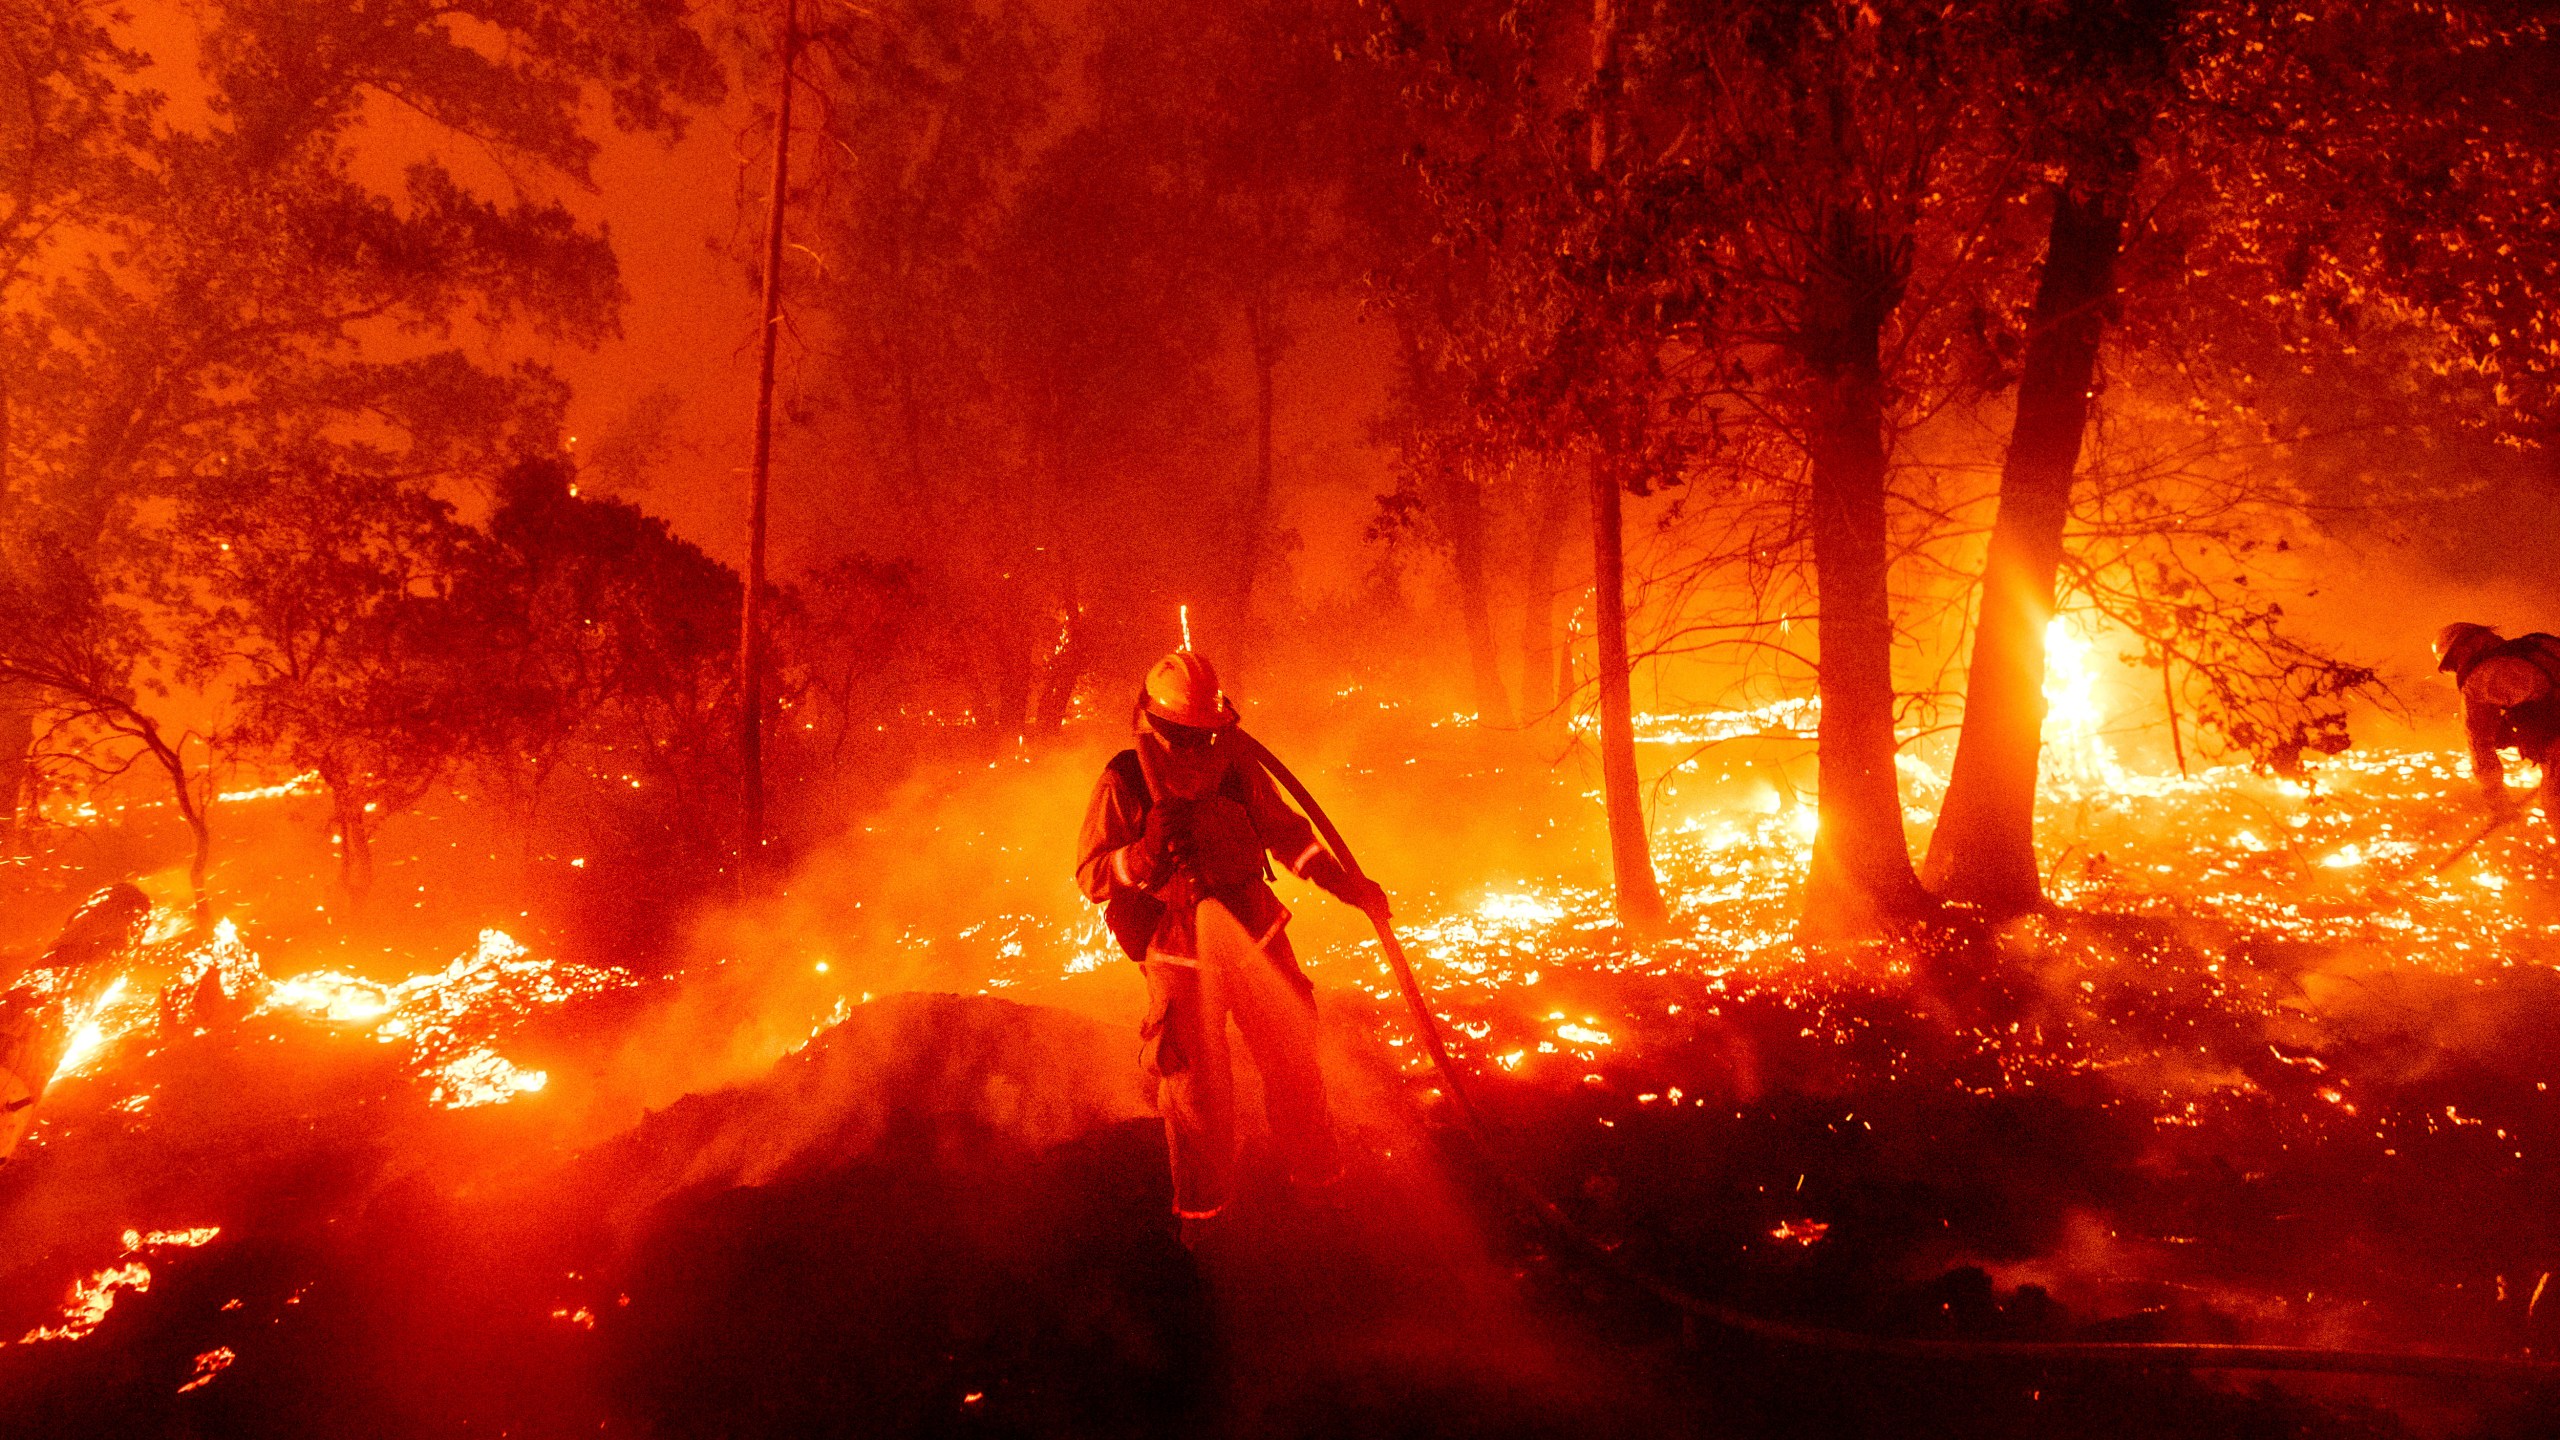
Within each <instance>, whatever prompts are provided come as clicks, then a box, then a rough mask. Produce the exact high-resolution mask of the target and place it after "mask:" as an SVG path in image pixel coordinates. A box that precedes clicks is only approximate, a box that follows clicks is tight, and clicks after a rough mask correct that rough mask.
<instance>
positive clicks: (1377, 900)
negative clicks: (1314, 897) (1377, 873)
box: [1342, 875, 1394, 925]
mask: <svg viewBox="0 0 2560 1440" xmlns="http://www.w3.org/2000/svg"><path fill="white" fill-rule="evenodd" d="M1342 898H1343V899H1345V900H1347V901H1349V902H1350V903H1351V904H1353V905H1356V906H1358V907H1359V908H1360V913H1361V914H1363V915H1366V916H1368V917H1369V918H1370V919H1371V920H1373V921H1375V922H1376V923H1378V924H1380V925H1384V924H1386V923H1387V921H1388V920H1390V919H1392V918H1394V913H1393V912H1392V911H1390V910H1389V909H1388V908H1387V887H1385V886H1383V885H1381V884H1379V883H1378V882H1377V881H1375V880H1372V879H1370V878H1369V877H1368V876H1366V875H1354V876H1351V877H1349V878H1348V879H1347V880H1345V881H1344V882H1343V886H1342Z"/></svg>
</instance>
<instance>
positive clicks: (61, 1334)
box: [18, 1225, 222, 1345]
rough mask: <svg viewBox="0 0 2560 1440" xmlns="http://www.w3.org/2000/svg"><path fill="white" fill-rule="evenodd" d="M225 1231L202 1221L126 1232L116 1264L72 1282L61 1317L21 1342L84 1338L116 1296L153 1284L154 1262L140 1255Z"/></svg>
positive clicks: (192, 1244) (201, 1240) (103, 1319)
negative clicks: (190, 1226)
mask: <svg viewBox="0 0 2560 1440" xmlns="http://www.w3.org/2000/svg"><path fill="white" fill-rule="evenodd" d="M221 1233H222V1227H220V1226H218V1225H200V1226H197V1227H195V1228H193V1229H187V1230H154V1231H151V1232H150V1233H149V1234H147V1235H146V1234H144V1233H143V1232H141V1231H139V1230H127V1231H126V1232H124V1255H123V1256H122V1257H120V1258H119V1259H118V1260H117V1261H116V1263H115V1264H113V1265H109V1266H107V1267H105V1268H104V1269H101V1270H99V1271H98V1272H97V1273H96V1274H93V1275H90V1276H88V1277H87V1278H86V1279H82V1280H77V1281H74V1282H73V1283H72V1286H71V1298H70V1299H69V1300H67V1301H65V1302H64V1304H63V1307H62V1317H61V1318H60V1319H59V1320H56V1321H55V1322H54V1323H53V1324H51V1325H39V1326H37V1327H35V1328H34V1329H32V1330H29V1331H28V1332H27V1333H26V1334H24V1335H21V1336H19V1337H18V1343H19V1344H21V1345H34V1344H37V1343H40V1342H42V1341H46V1340H82V1339H86V1338H88V1336H89V1334H90V1332H92V1331H94V1330H96V1329H97V1328H98V1327H99V1326H100V1325H102V1324H105V1323H106V1319H107V1313H108V1312H109V1311H111V1310H113V1309H115V1308H116V1296H118V1295H119V1294H122V1293H123V1292H125V1291H127V1290H134V1291H144V1290H149V1289H150V1288H151V1266H150V1265H149V1264H147V1263H146V1262H145V1261H144V1260H143V1259H141V1258H139V1257H141V1256H142V1255H144V1254H145V1253H146V1252H149V1251H152V1250H164V1249H171V1248H182V1249H186V1248H193V1247H195V1246H198V1245H202V1244H204V1243H205V1242H206V1241H208V1240H211V1239H212V1238H213V1237H214V1236H216V1235H219V1234H221Z"/></svg>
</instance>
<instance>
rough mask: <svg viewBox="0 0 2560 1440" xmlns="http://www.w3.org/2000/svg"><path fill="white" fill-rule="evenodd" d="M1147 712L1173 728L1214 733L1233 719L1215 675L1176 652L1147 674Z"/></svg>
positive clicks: (1206, 665) (1205, 664) (1196, 659)
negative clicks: (1186, 728) (1173, 726)
mask: <svg viewBox="0 0 2560 1440" xmlns="http://www.w3.org/2000/svg"><path fill="white" fill-rule="evenodd" d="M1143 703H1144V705H1145V707H1146V712H1147V713H1148V714H1150V715H1153V716H1155V717H1156V718H1157V719H1160V720H1168V721H1171V722H1172V723H1174V724H1176V725H1188V726H1190V727H1192V728H1193V729H1197V730H1215V729H1218V728H1219V727H1221V726H1224V725H1225V724H1227V723H1228V722H1229V721H1232V720H1234V719H1235V718H1236V710H1235V707H1234V706H1233V705H1230V704H1228V703H1227V697H1226V694H1225V692H1223V691H1221V690H1220V689H1219V688H1218V672H1217V671H1216V670H1215V669H1212V668H1211V667H1210V664H1209V662H1208V661H1206V660H1204V659H1202V658H1200V657H1199V656H1198V655H1196V654H1193V653H1192V652H1191V651H1188V650H1176V651H1174V652H1173V653H1172V654H1170V655H1167V656H1166V657H1164V658H1163V659H1162V660H1159V661H1157V662H1156V667H1155V668H1154V669H1153V670H1150V671H1148V672H1147V689H1146V699H1145V701H1144V702H1143Z"/></svg>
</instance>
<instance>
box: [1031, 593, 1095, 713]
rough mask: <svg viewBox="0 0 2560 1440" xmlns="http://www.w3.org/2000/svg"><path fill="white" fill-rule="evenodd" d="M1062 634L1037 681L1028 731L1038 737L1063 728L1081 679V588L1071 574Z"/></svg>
mask: <svg viewBox="0 0 2560 1440" xmlns="http://www.w3.org/2000/svg"><path fill="white" fill-rule="evenodd" d="M1064 613H1065V615H1066V621H1065V625H1066V633H1065V635H1064V636H1063V637H1062V640H1061V643H1060V644H1059V645H1058V647H1057V648H1056V649H1055V650H1053V651H1052V652H1051V653H1050V655H1049V667H1048V670H1047V672H1046V673H1045V674H1043V675H1042V676H1041V680H1040V698H1039V701H1038V704H1037V706H1036V707H1035V709H1034V711H1033V714H1032V717H1031V728H1032V729H1034V730H1036V731H1038V732H1039V733H1041V734H1044V735H1048V734H1055V733H1056V732H1058V731H1059V730H1061V729H1064V728H1065V727H1066V723H1067V711H1068V708H1069V707H1070V706H1072V705H1074V703H1075V698H1076V685H1077V682H1079V681H1081V680H1083V679H1084V667H1085V654H1086V651H1087V650H1088V649H1089V648H1090V647H1088V646H1087V645H1086V643H1085V619H1084V607H1083V604H1082V587H1081V586H1079V585H1078V584H1077V583H1076V578H1075V571H1074V570H1073V569H1072V568H1070V569H1069V570H1068V572H1067V584H1066V603H1065V606H1064Z"/></svg>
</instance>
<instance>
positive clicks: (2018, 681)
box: [1924, 183, 2123, 918]
mask: <svg viewBox="0 0 2560 1440" xmlns="http://www.w3.org/2000/svg"><path fill="white" fill-rule="evenodd" d="M2115 195H2116V190H2115V187H2113V186H2112V185H2103V186H2100V187H2097V188H2096V190H2095V191H2094V193H2085V194H2084V193H2077V192H2076V191H2075V188H2074V187H2073V186H2071V185H2070V184H2068V183H2066V184H2065V185H2064V186H2063V187H2061V188H2060V189H2059V190H2057V191H2056V193H2055V195H2054V199H2053V220H2052V230H2051V238H2050V239H2049V240H2048V241H2047V243H2046V249H2045V262H2044V274H2043V277H2042V278H2041V279H2040V280H2039V281H2038V282H2037V285H2036V298H2035V308H2034V310H2033V312H2032V318H2031V319H2030V321H2029V327H2028V332H2027V351H2026V357H2025V361H2024V366H2023V368H2022V370H2021V371H2020V373H2019V377H2018V412H2017V416H2016V418H2015V420H2014V421H2013V422H2012V424H2011V428H2010V432H2009V454H2008V459H2007V461H2006V463H2005V464H2004V465H2003V466H2002V469H2001V473H2000V510H1999V514H1998V517H1997V518H1996V519H1995V520H1994V521H1993V522H1992V530H1991V549H1990V553H1989V555H1988V556H1987V557H1986V558H1985V560H1984V562H1983V568H1982V614H1981V618H1980V622H1979V624H1978V626H1977V627H1976V629H1975V632H1974V641H1973V663H1972V665H1971V667H1970V668H1969V669H1968V671H1967V672H1966V675H1965V701H1964V730H1963V733H1962V734H1961V735H1960V736H1959V738H1958V739H1957V742H1956V761H1955V771H1954V774H1953V776H1952V778H1951V779H1950V780H1949V782H1948V785H1947V801H1946V805H1945V807H1944V808H1943V809H1942V810H1941V811H1940V812H1939V815H1938V829H1937V833H1936V835H1935V836H1933V837H1932V838H1931V840H1930V842H1929V861H1928V866H1927V869H1926V872H1925V876H1924V878H1925V879H1926V880H1927V882H1928V885H1929V888H1930V889H1931V890H1933V891H1935V892H1937V894H1938V895H1939V897H1940V898H1942V899H1947V900H1955V901H1962V902H1965V903H1967V904H1971V905H1975V906H1979V907H1980V908H1981V909H1982V910H1983V911H1984V912H1986V913H1987V914H1990V915H1992V916H1995V917H2000V918H2005V917H2007V916H2011V915H2018V914H2023V913H2025V912H2027V911H2030V910H2033V909H2036V908H2037V907H2039V906H2041V905H2042V904H2043V903H2044V889H2043V884H2042V880H2041V877H2040V875H2039V873H2038V870H2037V865H2036V851H2035V818H2036V770H2037V760H2038V755H2039V752H2040V750H2041V748H2042V745H2043V730H2044V714H2045V702H2044V667H2045V654H2044V642H2045V630H2046V627H2047V626H2048V625H2049V624H2050V623H2051V622H2052V619H2053V610H2054V577H2055V573H2056V571H2057V570H2058V569H2059V567H2060V565H2061V563H2062V532H2063V527H2064V525H2065V523H2066V522H2067V521H2068V520H2069V518H2070V511H2071V477H2072V471H2073V470H2074V469H2075V468H2076V467H2077V466H2078V464H2079V460H2080V443H2081V436H2082V434H2083V432H2084V431H2085V429H2086V428H2087V423H2088V417H2089V395H2090V382H2091V379H2092V377H2093V376H2094V375H2095V373H2096V370H2097V363H2098V347H2099V343H2100V342H2101V340H2102V339H2103V338H2104V334H2105V328H2106V309H2107V302H2108V300H2109V298H2110V296H2111V295H2112V294H2113V293H2114V288H2115V262H2116V252H2117V248H2118V246H2119V245H2120V244H2121V241H2122V235H2123V219H2122V215H2121V212H2120V209H2119V207H2118V205H2117V203H2116V199H2115Z"/></svg>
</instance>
